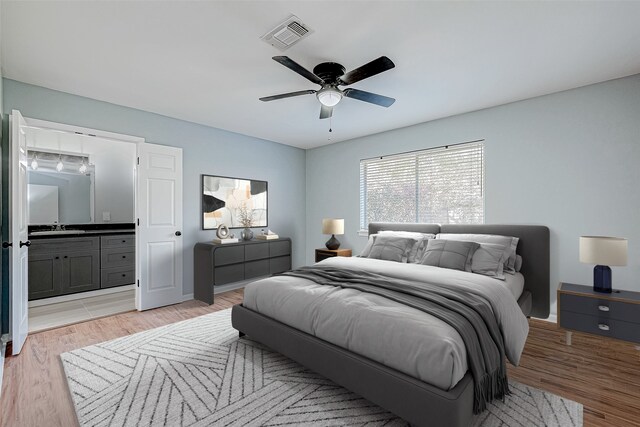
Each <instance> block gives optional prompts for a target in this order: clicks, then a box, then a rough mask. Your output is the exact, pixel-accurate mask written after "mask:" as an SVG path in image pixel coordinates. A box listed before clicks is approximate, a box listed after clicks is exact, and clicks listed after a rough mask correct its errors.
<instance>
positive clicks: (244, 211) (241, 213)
mask: <svg viewBox="0 0 640 427" xmlns="http://www.w3.org/2000/svg"><path fill="white" fill-rule="evenodd" d="M238 218H239V220H240V224H242V226H243V227H244V228H249V227H251V226H252V225H253V209H249V208H248V207H247V204H246V203H242V205H241V206H240V208H239V209H238Z"/></svg>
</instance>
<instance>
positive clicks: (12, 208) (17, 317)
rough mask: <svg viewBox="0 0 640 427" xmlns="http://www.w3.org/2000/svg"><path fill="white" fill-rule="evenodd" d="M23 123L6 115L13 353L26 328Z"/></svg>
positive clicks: (16, 115)
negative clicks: (8, 139) (8, 157)
mask: <svg viewBox="0 0 640 427" xmlns="http://www.w3.org/2000/svg"><path fill="white" fill-rule="evenodd" d="M25 126H26V123H25V121H24V118H23V117H22V114H20V111H17V110H13V111H12V112H11V117H10V118H9V127H10V128H11V129H10V132H9V134H10V138H11V143H10V144H9V145H10V148H9V155H10V159H11V160H10V162H9V188H10V189H11V194H10V195H9V215H10V220H9V223H10V226H9V242H11V247H10V251H9V253H10V255H9V259H10V261H9V282H10V283H11V285H10V288H9V289H10V294H11V295H10V301H11V337H12V338H11V339H12V341H13V345H12V348H13V354H14V355H15V354H18V353H20V350H22V346H23V345H24V342H25V340H26V339H27V333H28V331H29V301H28V298H29V291H28V286H29V277H28V275H29V265H28V263H29V245H31V242H29V235H28V218H29V205H28V203H27V138H26V134H25V130H24V128H25Z"/></svg>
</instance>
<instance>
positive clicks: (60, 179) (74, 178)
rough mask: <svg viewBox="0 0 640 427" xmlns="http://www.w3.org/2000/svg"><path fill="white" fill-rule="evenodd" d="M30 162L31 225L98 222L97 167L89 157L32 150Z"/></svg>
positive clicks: (29, 198)
mask: <svg viewBox="0 0 640 427" xmlns="http://www.w3.org/2000/svg"><path fill="white" fill-rule="evenodd" d="M28 159H29V169H28V173H27V174H28V177H27V178H28V188H27V197H28V201H29V225H43V224H90V223H93V222H94V178H95V165H93V164H91V163H90V159H89V157H88V156H82V155H76V154H70V153H65V154H61V153H50V152H45V151H37V150H29V151H28ZM60 165H62V166H60Z"/></svg>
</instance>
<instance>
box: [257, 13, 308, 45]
mask: <svg viewBox="0 0 640 427" xmlns="http://www.w3.org/2000/svg"><path fill="white" fill-rule="evenodd" d="M311 33H313V30H312V29H311V28H309V27H308V26H307V25H306V24H304V23H302V22H301V21H300V18H298V17H297V16H295V15H291V16H290V17H289V18H287V19H286V20H285V21H284V22H281V23H280V24H278V25H277V26H276V27H275V28H274V29H273V30H271V31H269V32H268V33H267V34H265V35H264V36H262V37H260V38H261V39H262V40H264V41H265V42H267V43H269V44H270V45H271V46H273V47H275V48H277V49H279V50H287V49H289V48H290V47H291V46H293V45H294V44H296V43H298V42H299V41H300V40H302V39H303V38H305V37H307V36H308V35H309V34H311Z"/></svg>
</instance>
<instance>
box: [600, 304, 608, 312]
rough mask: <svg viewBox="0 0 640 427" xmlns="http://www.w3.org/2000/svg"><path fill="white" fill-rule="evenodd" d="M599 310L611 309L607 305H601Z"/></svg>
mask: <svg viewBox="0 0 640 427" xmlns="http://www.w3.org/2000/svg"><path fill="white" fill-rule="evenodd" d="M598 310H600V311H609V307H608V306H606V305H599V306H598Z"/></svg>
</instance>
